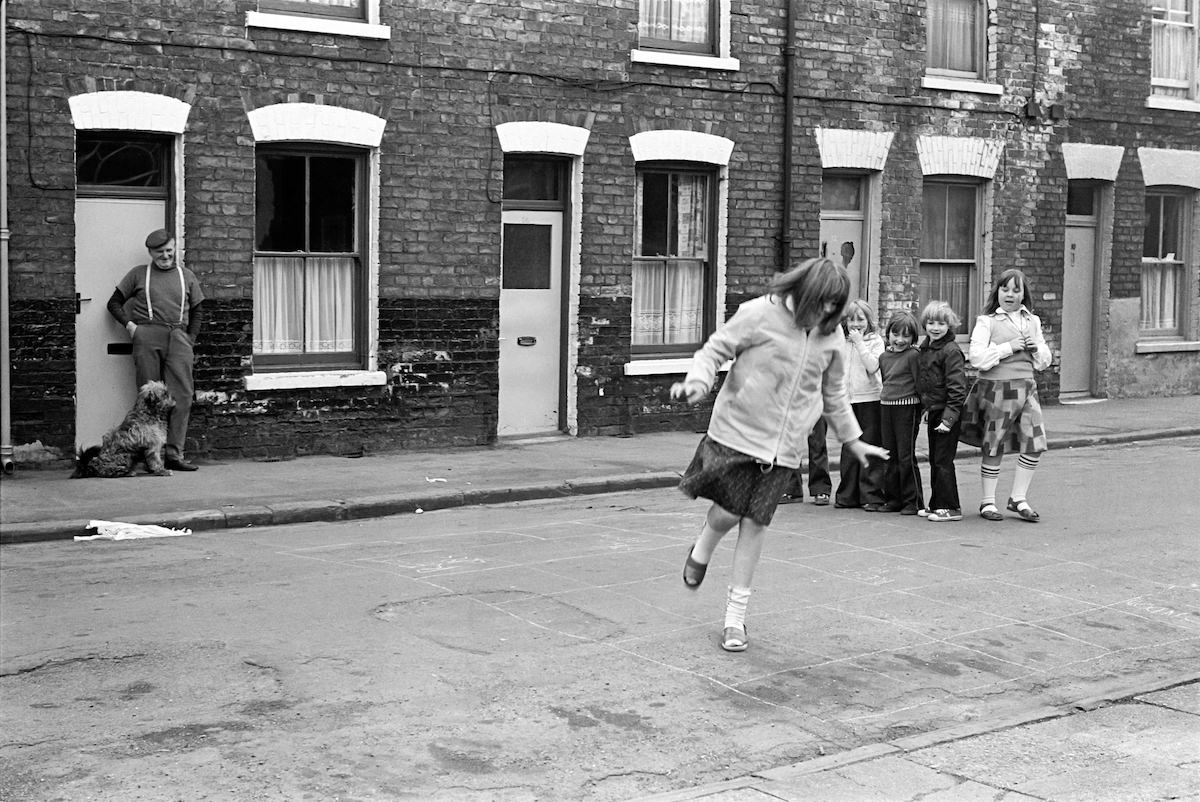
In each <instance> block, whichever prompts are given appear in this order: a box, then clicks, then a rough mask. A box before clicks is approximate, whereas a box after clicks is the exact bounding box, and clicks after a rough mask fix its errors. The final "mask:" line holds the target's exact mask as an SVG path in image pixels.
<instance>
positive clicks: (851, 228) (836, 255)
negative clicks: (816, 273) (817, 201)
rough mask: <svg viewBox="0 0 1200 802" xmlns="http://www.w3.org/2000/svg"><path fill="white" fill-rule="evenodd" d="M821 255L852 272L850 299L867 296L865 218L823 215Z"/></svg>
mask: <svg viewBox="0 0 1200 802" xmlns="http://www.w3.org/2000/svg"><path fill="white" fill-rule="evenodd" d="M821 255H822V256H824V257H826V258H827V259H832V260H833V261H835V262H837V263H838V264H839V265H841V266H842V267H844V268H846V272H847V273H849V274H850V299H851V300H853V299H855V298H864V299H865V298H866V296H865V295H863V294H862V293H863V288H864V286H865V283H866V273H865V271H864V270H863V266H864V264H865V260H864V259H863V256H864V252H863V220H862V218H861V217H860V218H859V219H857V220H852V219H845V218H842V217H831V216H824V215H823V216H822V217H821Z"/></svg>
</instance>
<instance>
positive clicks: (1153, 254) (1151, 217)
mask: <svg viewBox="0 0 1200 802" xmlns="http://www.w3.org/2000/svg"><path fill="white" fill-rule="evenodd" d="M1161 245H1162V198H1160V197H1156V196H1154V195H1147V196H1146V228H1145V230H1144V231H1143V232H1142V258H1143V259H1161V258H1162V255H1163V253H1162V248H1161Z"/></svg>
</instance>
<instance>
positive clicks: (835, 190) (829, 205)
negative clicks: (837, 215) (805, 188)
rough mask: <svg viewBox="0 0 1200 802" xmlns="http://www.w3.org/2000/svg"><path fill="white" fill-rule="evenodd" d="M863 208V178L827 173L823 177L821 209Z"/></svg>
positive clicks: (855, 210) (849, 210) (849, 209)
mask: <svg viewBox="0 0 1200 802" xmlns="http://www.w3.org/2000/svg"><path fill="white" fill-rule="evenodd" d="M861 210H862V179H861V178H859V177H858V176H841V175H826V176H824V177H823V178H822V179H821V211H824V212H833V211H847V212H857V211H861Z"/></svg>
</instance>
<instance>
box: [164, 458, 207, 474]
mask: <svg viewBox="0 0 1200 802" xmlns="http://www.w3.org/2000/svg"><path fill="white" fill-rule="evenodd" d="M163 464H164V465H166V466H167V467H168V468H169V469H171V470H172V471H198V470H200V467H199V466H198V465H193V464H192V463H190V462H188V461H187V460H185V459H184V458H183V457H167V458H166V459H164V460H163Z"/></svg>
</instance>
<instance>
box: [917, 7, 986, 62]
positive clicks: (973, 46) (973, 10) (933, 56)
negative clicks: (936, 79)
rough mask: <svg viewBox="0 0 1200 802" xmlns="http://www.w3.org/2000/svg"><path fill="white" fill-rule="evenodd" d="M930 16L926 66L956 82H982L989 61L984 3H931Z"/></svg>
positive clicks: (928, 11) (927, 32)
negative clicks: (961, 79) (958, 79)
mask: <svg viewBox="0 0 1200 802" xmlns="http://www.w3.org/2000/svg"><path fill="white" fill-rule="evenodd" d="M926 15H927V16H926V59H927V60H926V66H927V67H928V70H929V72H930V73H934V74H938V75H946V76H950V77H956V78H967V79H976V78H982V77H983V76H984V64H985V63H986V61H987V8H986V6H985V5H984V0H929V2H928V7H927V9H926Z"/></svg>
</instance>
